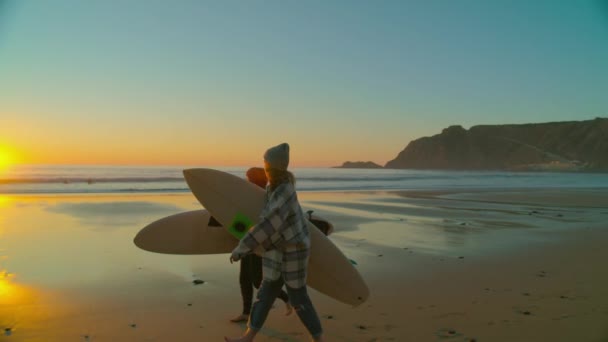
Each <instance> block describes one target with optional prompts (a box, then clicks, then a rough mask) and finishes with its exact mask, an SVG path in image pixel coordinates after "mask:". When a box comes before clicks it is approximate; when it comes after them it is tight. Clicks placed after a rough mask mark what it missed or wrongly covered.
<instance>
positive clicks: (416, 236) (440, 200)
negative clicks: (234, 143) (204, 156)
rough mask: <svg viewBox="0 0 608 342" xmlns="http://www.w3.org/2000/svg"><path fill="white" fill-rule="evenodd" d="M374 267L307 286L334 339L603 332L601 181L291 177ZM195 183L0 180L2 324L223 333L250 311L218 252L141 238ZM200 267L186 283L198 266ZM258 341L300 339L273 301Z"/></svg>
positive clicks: (106, 336) (17, 328) (110, 336)
mask: <svg viewBox="0 0 608 342" xmlns="http://www.w3.org/2000/svg"><path fill="white" fill-rule="evenodd" d="M300 200H301V202H302V204H303V206H304V208H305V210H306V209H313V210H315V213H316V214H318V215H320V216H323V217H325V218H327V219H329V220H330V221H332V223H334V226H335V233H334V234H333V235H332V237H331V238H332V240H333V241H334V242H335V243H336V244H337V245H338V246H339V247H340V248H341V249H342V250H343V252H344V253H345V254H346V255H347V256H348V257H349V258H351V259H353V260H355V261H356V262H357V267H358V269H359V271H360V272H361V273H362V275H363V277H364V278H365V279H366V281H367V282H368V285H369V287H370V290H371V298H370V299H369V300H368V301H367V302H366V303H364V304H363V305H361V306H360V307H357V308H351V307H349V306H346V305H344V304H341V303H338V302H336V301H334V300H332V299H331V298H328V297H326V296H324V295H322V294H320V293H317V292H316V291H314V290H310V293H311V297H312V300H313V302H314V303H315V306H316V308H317V311H318V312H319V314H320V316H321V317H322V323H323V326H324V330H325V332H326V337H327V340H328V341H608V324H606V322H608V272H606V266H605V260H607V259H608V249H607V248H606V245H607V244H608V227H607V225H608V224H607V223H606V222H608V191H607V190H592V189H570V190H565V189H559V190H556V189H546V190H534V191H527V190H518V191H514V190H492V191H489V190H488V191H471V190H460V191H458V192H454V191H433V192H421V191H417V192H347V193H323V192H310V193H300ZM198 208H200V206H199V204H198V203H197V202H196V199H195V198H194V197H193V196H192V195H190V194H176V195H120V196H115V195H86V196H69V195H61V196H5V195H0V329H1V331H0V333H1V335H0V340H6V341H221V340H222V338H223V336H224V335H229V336H236V335H239V334H240V333H241V332H242V331H243V330H244V328H245V327H244V325H238V324H233V323H230V322H229V321H228V319H229V318H231V317H233V316H235V315H236V314H238V313H239V312H240V309H241V301H240V291H239V285H238V265H230V263H229V262H228V255H227V254H222V255H210V256H175V255H162V254H154V253H150V252H146V251H142V250H139V249H138V248H137V247H136V246H135V245H134V244H133V243H132V239H133V237H134V236H135V234H136V233H137V232H138V231H139V229H141V228H142V227H143V226H145V225H146V224H147V223H149V222H151V221H154V220H156V219H158V218H161V217H164V216H167V215H170V214H174V213H178V212H181V211H185V210H194V209H198ZM195 280H202V281H204V283H203V284H199V285H195V284H194V283H193V281H195ZM278 304H279V305H277V308H276V309H274V310H272V311H271V314H270V316H269V318H268V320H267V323H266V326H265V328H264V330H263V331H262V333H261V335H260V336H259V337H260V338H259V339H258V341H307V340H308V338H307V335H306V331H305V329H304V327H303V326H302V325H301V324H300V322H299V321H298V319H297V318H296V317H295V316H289V317H285V316H284V315H283V306H282V305H280V303H278Z"/></svg>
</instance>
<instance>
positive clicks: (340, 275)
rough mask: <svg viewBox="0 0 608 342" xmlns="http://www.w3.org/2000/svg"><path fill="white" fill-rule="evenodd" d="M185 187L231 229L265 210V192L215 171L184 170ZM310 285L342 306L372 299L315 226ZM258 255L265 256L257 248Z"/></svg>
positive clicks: (330, 243) (346, 260)
mask: <svg viewBox="0 0 608 342" xmlns="http://www.w3.org/2000/svg"><path fill="white" fill-rule="evenodd" d="M184 178H185V179H186V183H188V186H189V187H190V190H192V193H193V194H194V196H195V197H196V198H197V200H198V201H199V202H200V203H201V204H202V205H203V207H204V208H206V209H207V210H209V212H210V213H212V215H213V217H215V218H216V219H217V220H218V221H219V222H220V223H222V225H224V226H226V227H229V226H230V225H231V224H233V223H234V221H235V218H237V216H238V215H244V216H246V217H247V218H248V219H249V220H251V221H253V222H257V221H258V219H259V217H258V216H259V213H260V212H261V211H262V209H263V207H264V190H263V189H261V188H260V187H258V186H257V185H255V184H252V183H250V182H248V181H246V180H244V179H242V178H239V177H237V176H235V175H232V174H229V173H226V172H222V171H219V170H214V169H202V168H199V169H187V170H184ZM308 230H309V232H310V237H311V246H310V258H309V261H308V277H307V284H308V285H309V286H310V287H312V288H314V289H315V290H317V291H319V292H321V293H323V294H325V295H327V296H329V297H331V298H334V299H336V300H338V301H340V302H342V303H345V304H349V305H353V306H357V305H360V304H362V303H363V302H365V301H366V300H367V298H368V297H369V289H368V287H367V285H366V284H365V281H364V280H363V278H362V277H361V275H360V274H359V272H358V271H357V269H356V268H355V267H354V265H353V264H352V263H351V262H350V261H349V259H348V258H346V256H344V254H343V253H342V252H341V251H340V249H338V247H337V246H336V245H335V244H334V243H333V242H332V241H331V240H330V239H329V238H327V237H326V236H325V235H324V234H323V233H322V232H321V231H320V230H318V229H316V228H315V227H314V226H313V225H312V223H310V222H308ZM255 252H256V254H262V253H263V250H262V248H261V247H260V248H258V249H257V250H256V251H255Z"/></svg>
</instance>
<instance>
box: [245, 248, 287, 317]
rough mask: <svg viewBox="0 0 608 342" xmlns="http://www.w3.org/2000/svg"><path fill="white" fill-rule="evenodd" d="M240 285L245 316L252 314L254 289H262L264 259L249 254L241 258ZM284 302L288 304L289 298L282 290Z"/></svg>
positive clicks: (280, 293)
mask: <svg viewBox="0 0 608 342" xmlns="http://www.w3.org/2000/svg"><path fill="white" fill-rule="evenodd" d="M239 283H240V284H241V296H242V297H243V315H249V314H250V313H251V304H252V301H253V288H254V287H255V288H256V289H259V288H260V284H262V258H261V257H259V256H257V255H255V254H249V255H247V256H245V257H243V258H241V273H240V274H239ZM277 297H279V298H281V300H282V301H284V302H285V303H287V302H288V301H289V296H288V295H287V292H285V291H283V290H281V291H280V292H279V294H278V296H277Z"/></svg>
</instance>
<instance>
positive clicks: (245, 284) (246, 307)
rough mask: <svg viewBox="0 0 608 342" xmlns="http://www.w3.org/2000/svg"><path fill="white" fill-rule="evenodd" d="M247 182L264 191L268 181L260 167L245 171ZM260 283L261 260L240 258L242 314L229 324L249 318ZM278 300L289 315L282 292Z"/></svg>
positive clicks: (290, 309) (285, 295) (290, 310)
mask: <svg viewBox="0 0 608 342" xmlns="http://www.w3.org/2000/svg"><path fill="white" fill-rule="evenodd" d="M246 175H247V180H248V181H250V182H251V183H253V184H255V185H257V186H259V187H260V188H263V189H266V184H267V183H268V179H267V178H266V173H265V172H264V169H263V168H261V167H252V168H250V169H249V170H247V173H246ZM261 283H262V258H261V257H259V256H257V255H255V254H253V253H251V254H247V255H246V256H244V257H242V258H241V269H240V272H239V284H240V286H241V298H242V299H243V312H242V313H241V314H240V315H238V316H236V317H234V318H232V319H231V320H230V321H231V322H235V323H237V322H243V321H246V320H247V319H248V318H249V314H251V302H252V299H253V288H254V287H255V288H256V289H259V288H260V284H261ZM278 297H279V298H281V300H282V301H283V302H285V308H286V310H287V311H286V313H285V315H287V316H289V315H291V313H292V311H293V309H292V307H291V305H290V304H289V297H288V295H287V293H286V292H285V291H283V290H281V291H280V292H279V295H278Z"/></svg>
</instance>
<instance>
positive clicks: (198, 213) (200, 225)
mask: <svg viewBox="0 0 608 342" xmlns="http://www.w3.org/2000/svg"><path fill="white" fill-rule="evenodd" d="M133 242H134V243H135V245H136V246H137V247H139V248H141V249H143V250H146V251H149V252H155V253H163V254H221V253H230V252H232V250H233V249H234V248H235V247H236V245H237V244H238V240H236V239H235V238H234V237H233V236H232V235H230V234H229V233H228V232H226V229H225V228H224V227H223V226H222V225H221V224H219V222H217V221H215V220H212V219H211V214H209V211H207V210H204V209H201V210H193V211H187V212H183V213H179V214H175V215H171V216H167V217H164V218H161V219H160V220H157V221H154V222H152V223H150V224H148V225H147V226H145V227H144V228H142V229H141V230H140V231H139V232H138V233H137V235H136V236H135V238H134V239H133Z"/></svg>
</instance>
